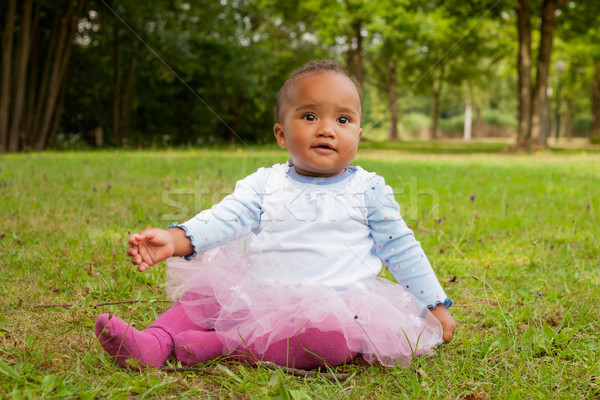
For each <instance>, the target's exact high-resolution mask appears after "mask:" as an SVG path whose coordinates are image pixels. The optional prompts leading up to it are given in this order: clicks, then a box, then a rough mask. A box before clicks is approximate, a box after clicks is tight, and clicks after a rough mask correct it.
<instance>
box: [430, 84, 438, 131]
mask: <svg viewBox="0 0 600 400" xmlns="http://www.w3.org/2000/svg"><path fill="white" fill-rule="evenodd" d="M439 122H440V89H439V88H438V89H436V88H435V85H434V88H433V89H432V90H431V132H430V133H429V137H430V139H431V140H435V139H437V138H438V129H439V128H438V127H439Z"/></svg>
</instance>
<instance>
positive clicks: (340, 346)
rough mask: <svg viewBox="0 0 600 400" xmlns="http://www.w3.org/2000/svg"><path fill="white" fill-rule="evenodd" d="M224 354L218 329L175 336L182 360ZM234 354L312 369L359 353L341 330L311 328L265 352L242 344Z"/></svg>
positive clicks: (188, 362)
mask: <svg viewBox="0 0 600 400" xmlns="http://www.w3.org/2000/svg"><path fill="white" fill-rule="evenodd" d="M221 354H223V345H222V342H221V340H220V338H219V333H218V332H214V331H210V332H199V331H188V332H183V333H181V334H179V335H177V336H176V337H175V357H176V358H177V359H178V360H179V361H181V363H182V364H185V365H194V364H198V363H202V362H205V361H208V360H210V359H212V358H215V357H217V356H219V355H221ZM232 354H233V355H235V356H237V358H238V359H239V360H240V361H245V362H249V363H251V364H254V363H255V362H256V361H270V362H273V363H275V364H277V365H281V366H288V367H292V368H300V369H313V368H319V367H323V366H325V365H332V366H336V365H341V364H344V363H346V362H349V361H351V360H352V359H353V358H354V357H356V354H357V353H356V352H353V351H350V350H349V349H348V343H347V342H346V338H345V337H344V335H343V334H342V333H341V332H338V331H330V332H323V331H320V330H318V329H316V328H308V329H306V330H304V332H302V333H300V334H298V335H296V336H293V337H291V338H289V339H286V340H282V341H279V342H276V343H273V344H271V345H270V346H269V347H268V348H267V350H266V351H264V352H263V353H262V354H261V353H260V352H258V351H256V349H254V348H253V346H250V347H249V348H247V347H245V346H243V347H240V348H238V349H237V350H236V351H234V352H233V353H232Z"/></svg>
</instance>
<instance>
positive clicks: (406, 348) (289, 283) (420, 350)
mask: <svg viewBox="0 0 600 400" xmlns="http://www.w3.org/2000/svg"><path fill="white" fill-rule="evenodd" d="M244 243H245V242H244V240H239V241H236V242H233V243H230V244H228V245H226V246H222V247H218V248H216V249H213V250H210V251H208V252H205V253H202V254H199V255H198V256H197V257H195V258H194V259H192V260H191V261H185V260H183V259H179V258H172V259H169V260H168V261H167V269H166V286H167V295H168V296H169V298H170V299H171V300H172V301H176V300H179V301H180V302H181V303H182V304H183V305H184V308H185V310H186V313H187V315H188V316H189V317H190V319H191V320H192V321H194V322H195V323H196V324H198V325H199V326H201V327H203V328H204V329H209V330H215V331H217V332H219V333H220V337H221V339H222V341H223V346H224V351H225V352H228V351H234V350H235V349H239V348H240V347H247V348H252V349H254V350H255V351H258V352H259V353H260V352H263V351H265V350H266V349H267V348H268V347H269V346H270V345H271V344H274V343H277V342H280V341H281V340H285V339H288V338H292V337H294V336H297V335H299V334H301V333H302V332H304V331H305V330H306V329H308V328H316V329H319V330H320V331H323V332H329V331H337V332H341V333H342V334H343V335H344V337H345V338H346V344H347V346H348V349H349V350H350V351H352V352H355V353H360V354H361V355H362V357H363V358H364V359H365V360H366V361H368V362H369V363H372V362H373V360H375V359H377V360H378V361H379V362H380V363H381V364H382V365H385V366H397V365H401V366H408V365H409V364H410V363H411V361H412V358H413V356H418V355H422V354H431V353H433V352H434V350H433V348H434V347H436V346H437V345H439V344H440V343H442V342H443V339H442V327H441V325H440V323H439V321H438V320H437V319H436V318H435V317H434V316H433V315H432V314H431V313H430V312H429V310H428V309H427V308H426V307H425V306H424V305H423V304H422V303H420V302H419V301H418V300H417V299H416V298H415V297H414V296H412V295H411V294H410V293H408V292H407V291H405V290H404V289H403V288H402V287H401V286H400V285H398V284H396V283H393V282H391V281H388V280H386V279H382V278H376V281H375V285H374V290H367V289H363V288H351V289H348V290H346V291H344V292H343V293H338V292H336V291H335V290H333V289H332V288H330V287H328V286H325V285H322V284H314V283H311V282H307V281H306V280H303V279H302V278H301V277H299V276H297V275H296V274H294V273H293V272H292V271H289V270H288V269H286V268H285V266H282V265H280V264H279V263H278V262H276V261H274V260H271V259H269V258H268V257H265V256H260V257H257V256H249V255H248V254H247V253H246V252H245V249H244V245H245V244H244Z"/></svg>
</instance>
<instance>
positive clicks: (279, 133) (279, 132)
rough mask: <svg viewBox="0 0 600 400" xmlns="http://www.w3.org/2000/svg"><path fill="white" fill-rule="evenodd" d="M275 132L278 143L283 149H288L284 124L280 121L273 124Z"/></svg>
mask: <svg viewBox="0 0 600 400" xmlns="http://www.w3.org/2000/svg"><path fill="white" fill-rule="evenodd" d="M273 133H274V134H275V140H277V144H278V145H279V147H281V148H282V149H287V145H286V143H285V134H284V132H283V125H281V124H280V123H279V122H278V123H276V124H275V125H274V126H273Z"/></svg>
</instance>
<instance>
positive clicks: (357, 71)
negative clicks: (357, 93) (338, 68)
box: [346, 19, 365, 87]
mask: <svg viewBox="0 0 600 400" xmlns="http://www.w3.org/2000/svg"><path fill="white" fill-rule="evenodd" d="M361 31H362V20H361V19H359V20H357V21H354V22H353V23H352V35H350V36H348V54H347V59H346V63H347V69H348V72H349V73H350V75H353V76H354V77H355V78H356V80H357V81H358V83H359V84H360V86H361V87H362V86H363V81H364V78H365V73H364V71H363V66H362V51H363V50H362V47H363V43H362V42H363V40H362V35H361Z"/></svg>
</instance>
